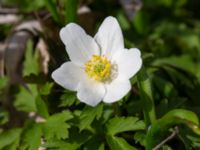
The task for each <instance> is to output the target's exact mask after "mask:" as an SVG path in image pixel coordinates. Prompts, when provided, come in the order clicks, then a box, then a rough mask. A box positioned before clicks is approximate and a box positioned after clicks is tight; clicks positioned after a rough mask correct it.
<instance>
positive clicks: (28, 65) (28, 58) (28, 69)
mask: <svg viewBox="0 0 200 150" xmlns="http://www.w3.org/2000/svg"><path fill="white" fill-rule="evenodd" d="M38 56H39V55H38V51H35V52H34V51H33V42H32V41H31V40H29V41H28V43H27V48H26V51H25V60H24V68H23V75H24V76H28V75H30V74H35V75H37V74H38V73H39V70H40V69H39V63H38V58H39V57H38Z"/></svg>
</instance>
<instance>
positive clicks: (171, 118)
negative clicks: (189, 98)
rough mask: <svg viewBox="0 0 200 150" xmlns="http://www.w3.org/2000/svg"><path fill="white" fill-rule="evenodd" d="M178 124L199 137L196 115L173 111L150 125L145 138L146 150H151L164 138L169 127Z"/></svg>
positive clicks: (183, 111)
mask: <svg viewBox="0 0 200 150" xmlns="http://www.w3.org/2000/svg"><path fill="white" fill-rule="evenodd" d="M179 124H185V125H186V126H188V127H189V128H191V129H192V130H193V131H194V132H195V133H197V134H199V135H200V128H199V127H198V126H199V120H198V117H197V116H196V114H195V113H193V112H191V111H188V110H184V109H175V110H172V111H170V112H168V113H167V114H166V115H164V116H163V117H162V118H160V119H158V120H157V121H156V122H154V123H153V124H152V126H151V128H150V129H149V131H148V133H147V136H146V150H152V148H153V147H154V146H155V145H157V144H158V143H160V142H161V141H162V140H163V139H164V138H165V137H166V134H167V133H168V131H169V129H170V128H171V127H173V126H176V125H179Z"/></svg>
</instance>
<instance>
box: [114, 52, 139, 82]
mask: <svg viewBox="0 0 200 150" xmlns="http://www.w3.org/2000/svg"><path fill="white" fill-rule="evenodd" d="M112 61H113V62H114V63H116V64H117V65H118V75H119V76H123V77H125V78H127V79H129V78H131V77H132V76H134V75H135V74H136V73H137V72H138V71H139V70H140V68H141V66H142V58H141V53H140V50H139V49H137V48H132V49H130V50H127V49H124V50H123V51H120V52H119V53H117V54H116V55H115V56H114V57H113V60H112Z"/></svg>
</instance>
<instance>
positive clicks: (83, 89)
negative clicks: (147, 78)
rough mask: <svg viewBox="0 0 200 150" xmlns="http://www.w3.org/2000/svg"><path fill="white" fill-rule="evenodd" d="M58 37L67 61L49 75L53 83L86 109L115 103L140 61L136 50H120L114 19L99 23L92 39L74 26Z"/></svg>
mask: <svg viewBox="0 0 200 150" xmlns="http://www.w3.org/2000/svg"><path fill="white" fill-rule="evenodd" d="M60 37H61V40H62V42H63V43H64V44H65V47H66V50H67V53H68V55H69V58H70V60H71V61H69V62H65V63H64V64H62V65H61V67H59V68H58V69H56V70H55V71H54V72H53V73H52V78H53V79H54V80H55V82H57V83H58V84H59V85H61V86H62V87H64V88H66V89H69V90H72V91H77V97H78V99H79V100H80V101H81V102H84V103H86V104H88V105H90V106H96V105H97V104H98V103H100V102H101V101H103V102H105V103H113V102H116V101H118V100H120V99H121V98H123V97H124V96H125V95H126V94H127V93H128V92H129V90H130V89H131V83H130V81H129V79H130V78H131V77H132V76H134V75H135V74H136V73H137V72H138V71H139V69H140V68H141V66H142V59H141V54H140V50H139V49H137V48H131V49H126V48H124V39H123V35H122V31H121V28H120V26H119V24H118V22H117V20H116V19H115V18H114V17H111V16H109V17H107V18H106V19H105V20H104V21H103V23H102V25H101V26H100V28H99V30H98V32H97V34H96V35H95V37H94V38H92V37H91V36H89V35H87V34H86V32H85V31H84V30H83V29H82V28H81V27H80V26H79V25H77V24H75V23H69V24H68V25H66V26H65V27H63V28H62V29H61V31H60Z"/></svg>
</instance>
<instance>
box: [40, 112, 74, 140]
mask: <svg viewBox="0 0 200 150" xmlns="http://www.w3.org/2000/svg"><path fill="white" fill-rule="evenodd" d="M72 118H73V116H72V114H71V113H70V112H69V111H63V112H61V113H57V114H54V115H53V116H50V117H49V118H48V119H47V121H46V122H45V123H44V124H43V132H44V136H45V139H54V138H55V139H66V138H67V137H68V129H69V128H70V125H69V124H68V123H67V122H66V121H67V120H70V119H72Z"/></svg>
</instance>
